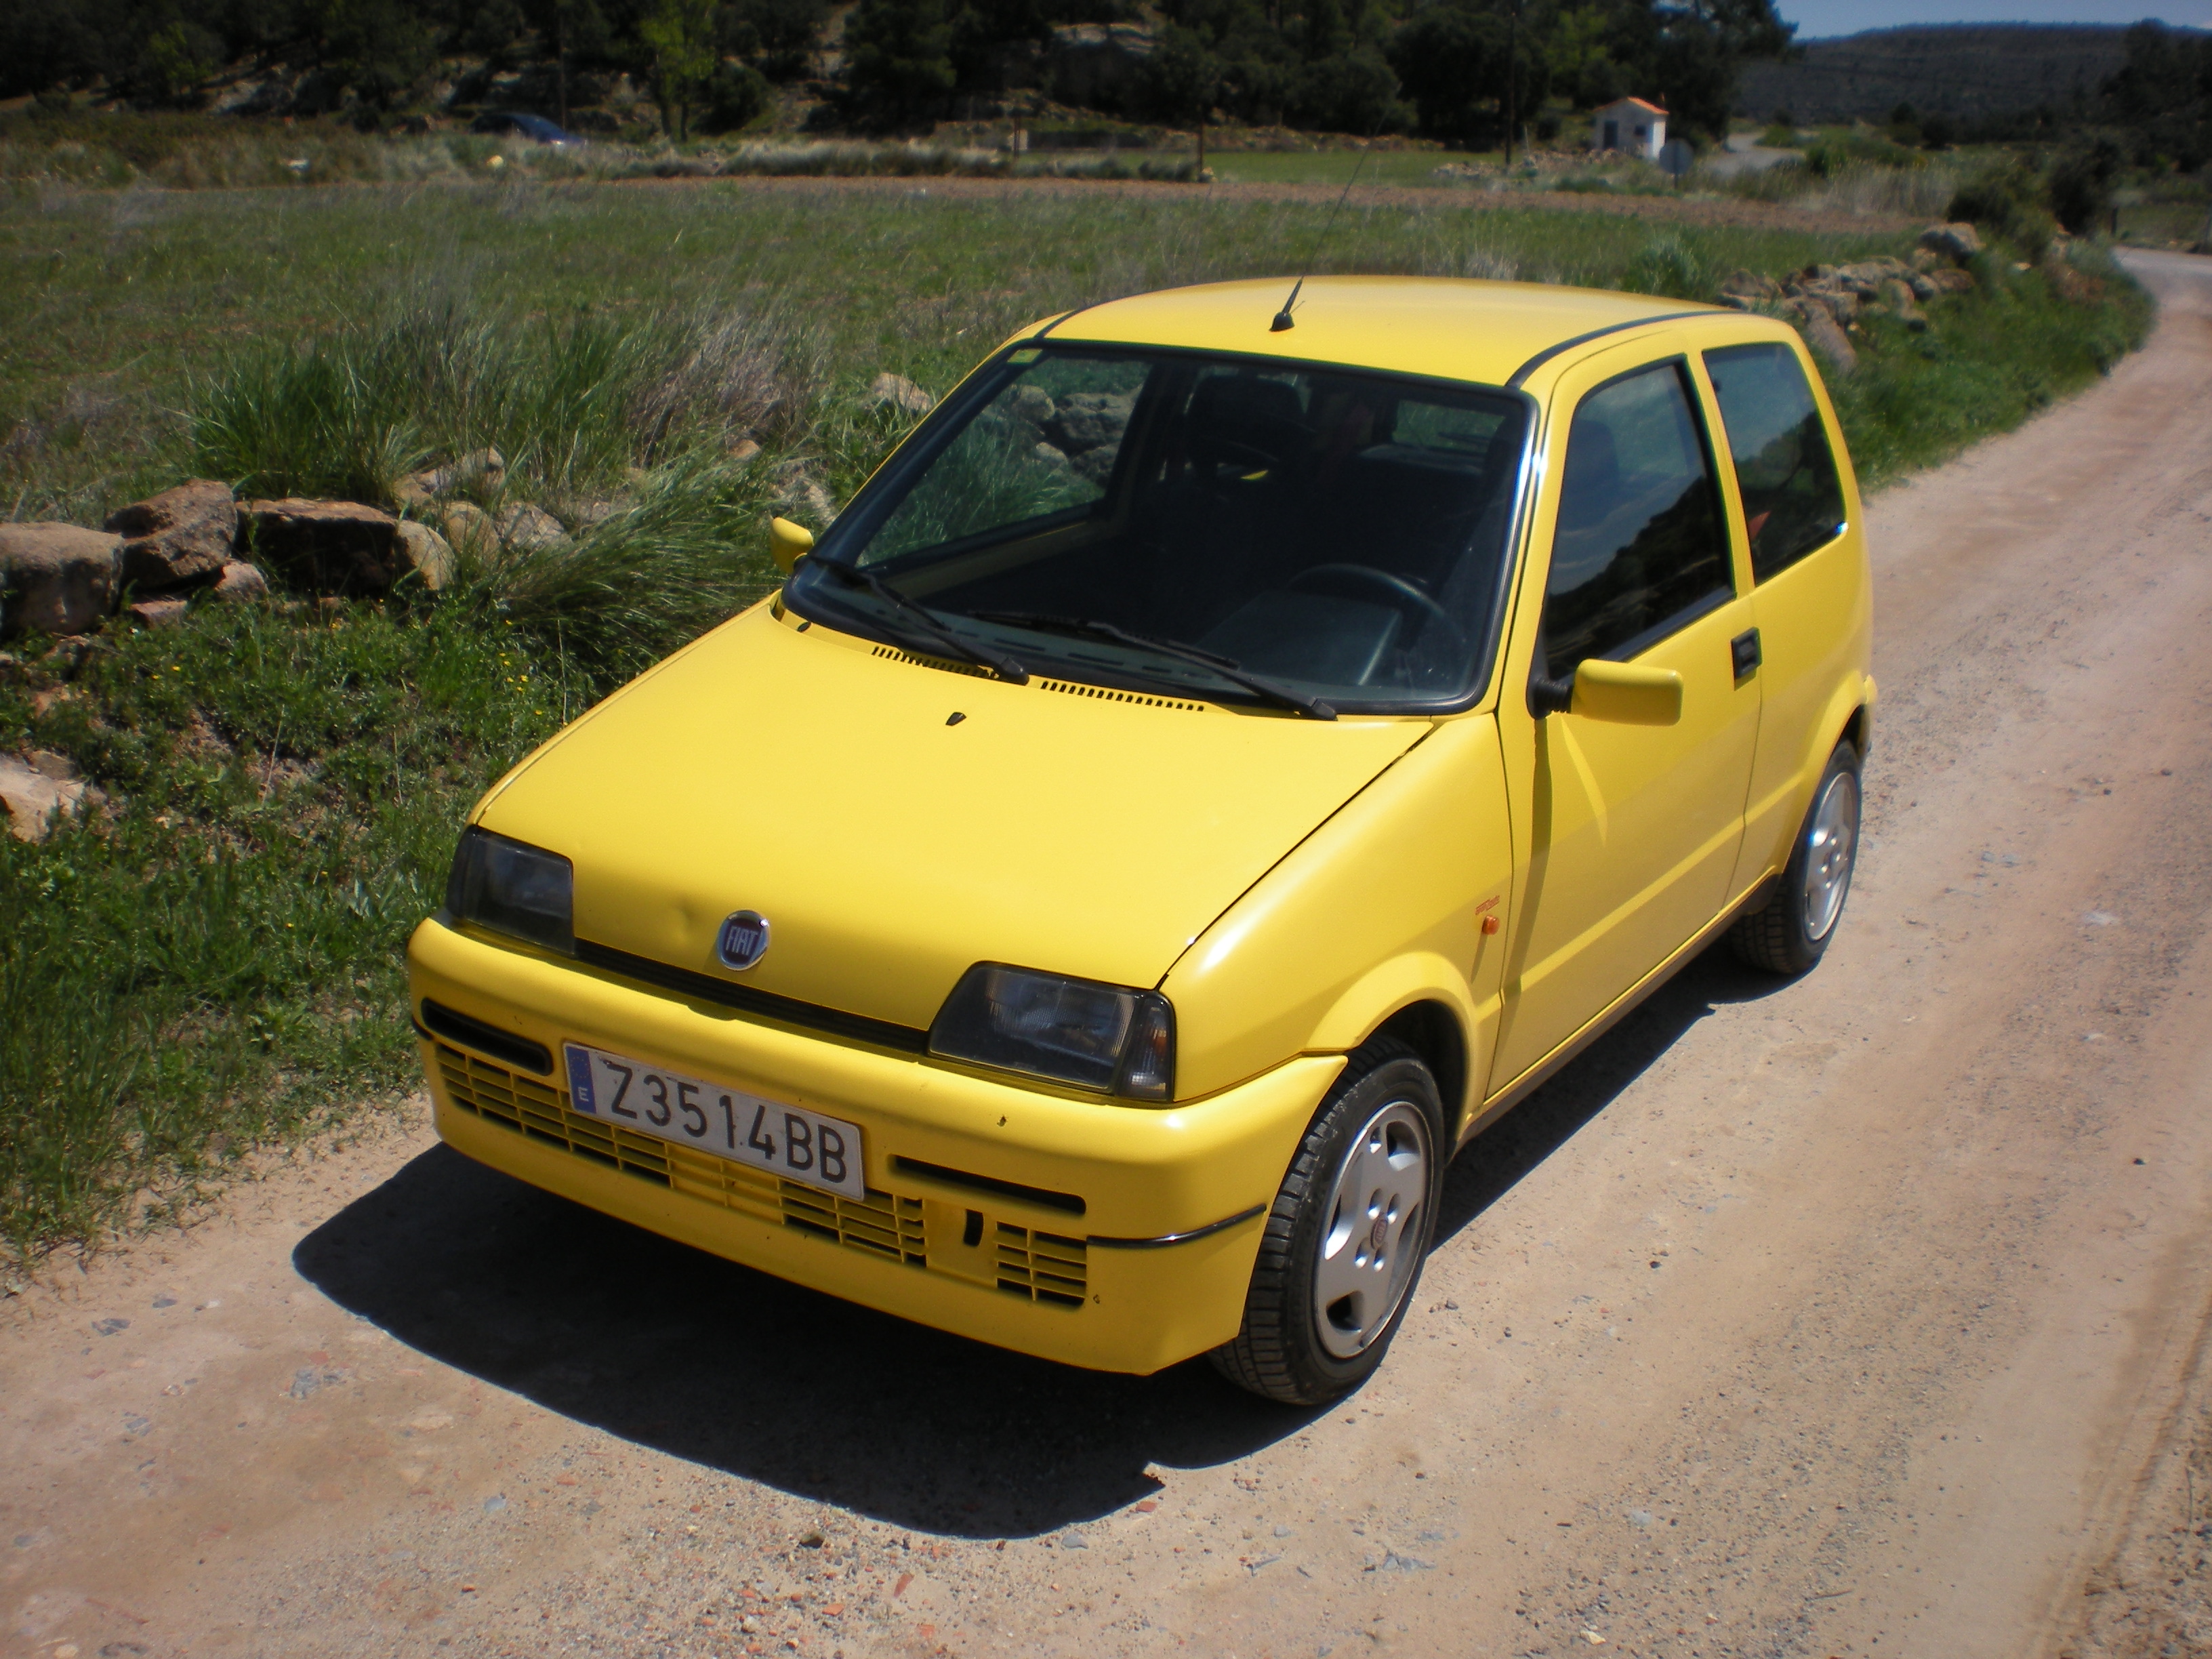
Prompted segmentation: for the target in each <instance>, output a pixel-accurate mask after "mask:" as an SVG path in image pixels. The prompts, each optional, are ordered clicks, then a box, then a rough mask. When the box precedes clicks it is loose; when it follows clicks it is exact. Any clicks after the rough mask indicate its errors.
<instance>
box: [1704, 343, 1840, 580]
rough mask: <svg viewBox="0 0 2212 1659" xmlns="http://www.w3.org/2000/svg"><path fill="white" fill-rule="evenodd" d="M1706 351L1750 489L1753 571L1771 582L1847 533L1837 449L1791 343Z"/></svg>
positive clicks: (1746, 503) (1739, 478) (1747, 518)
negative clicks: (1777, 575) (1834, 449)
mask: <svg viewBox="0 0 2212 1659" xmlns="http://www.w3.org/2000/svg"><path fill="white" fill-rule="evenodd" d="M1705 373H1706V374H1709V375H1710V376H1711V379H1712V382H1713V393H1714V395H1715V397H1716V398H1717V399H1718V400H1719V403H1720V410H1721V424H1722V425H1723V427H1725V428H1727V432H1728V447H1729V459H1731V460H1732V461H1733V462H1734V464H1735V480H1736V488H1737V489H1739V490H1740V491H1741V493H1742V495H1743V520H1744V528H1745V531H1746V532H1747V534H1748V535H1749V536H1750V538H1751V571H1752V576H1753V580H1758V581H1765V580H1766V579H1767V578H1768V577H1770V576H1772V575H1775V574H1778V573H1779V572H1781V571H1784V570H1787V569H1788V568H1790V566H1791V565H1793V564H1795V563H1796V562H1797V561H1798V560H1800V559H1802V558H1803V557H1804V556H1806V555H1807V554H1808V553H1810V552H1812V551H1814V550H1815V549H1816V548H1820V547H1825V546H1826V544H1828V543H1830V542H1832V541H1833V540H1835V538H1837V537H1838V536H1840V535H1841V534H1843V532H1844V489H1843V483H1842V481H1841V480H1840V479H1839V478H1838V476H1837V471H1836V457H1835V453H1834V452H1833V451H1832V449H1830V447H1828V432H1827V428H1826V427H1825V426H1824V425H1822V423H1821V421H1820V408H1819V406H1818V405H1817V404H1814V401H1813V388H1812V386H1810V385H1809V384H1808V382H1807V381H1806V379H1805V370H1804V368H1803V367H1802V365H1801V364H1800V363H1799V362H1798V361H1797V354H1796V353H1795V352H1794V351H1792V350H1790V348H1789V347H1788V346H1786V345H1782V344H1779V343H1776V344H1760V345H1742V346H1727V347H1723V349H1720V350H1718V351H1708V352H1707V353H1705Z"/></svg>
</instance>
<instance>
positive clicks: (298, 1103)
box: [0, 606, 584, 1252]
mask: <svg viewBox="0 0 2212 1659" xmlns="http://www.w3.org/2000/svg"><path fill="white" fill-rule="evenodd" d="M512 632H513V630H508V629H499V628H493V629H486V628H483V626H481V625H480V624H479V623H477V622H476V621H475V620H474V619H473V618H471V617H468V616H466V615H465V613H463V612H459V611H456V612H454V613H453V616H452V617H450V618H447V617H431V618H428V620H426V621H423V622H419V623H417V622H412V621H408V620H405V619H403V618H401V617H386V616H382V615H380V614H378V612H377V611H375V610H374V608H372V607H368V606H355V607H350V608H349V609H348V610H346V611H343V612H342V613H339V614H338V615H337V617H334V618H333V619H331V621H329V622H327V623H325V622H317V623H302V622H301V621H300V620H297V619H295V618H292V617H286V616H283V615H281V614H278V613H276V612H274V611H266V610H261V609H211V610H204V611H198V612H196V613H195V615H194V617H193V619H192V623H191V625H190V626H189V627H185V628H181V629H171V630H164V631H162V632H160V633H150V632H149V633H140V634H131V633H118V634H111V635H103V636H100V637H99V638H97V639H94V640H93V641H88V642H86V643H85V644H83V645H82V646H69V645H64V646H61V647H56V648H55V649H53V650H52V651H50V652H44V653H40V654H39V655H38V656H36V657H35V658H32V659H25V658H24V657H23V656H22V655H21V654H18V653H10V657H9V660H8V661H7V662H5V663H4V664H0V746H5V747H9V748H12V747H15V745H16V744H18V743H25V744H43V745H45V746H46V747H50V748H53V749H58V750H64V751H65V752H67V753H69V754H70V755H71V756H73V757H75V758H76V761H77V762H78V763H79V764H80V765H82V767H83V768H84V769H86V771H87V772H88V773H89V774H90V775H93V776H94V777H96V778H98V779H99V780H100V783H101V786H102V787H103V788H105V789H106V792H107V793H109V795H110V797H111V804H110V806H109V808H108V809H107V815H106V816H103V817H96V818H94V819H92V820H89V821H88V823H86V824H85V825H84V826H83V827H81V828H75V829H70V828H64V829H60V830H58V832H57V833H56V834H55V835H54V836H52V837H51V838H50V839H49V840H48V841H47V842H45V843H44V844H42V845H38V846H28V845H25V844H24V843H21V842H16V841H15V840H13V839H12V838H9V837H5V836H0V927H4V933H5V942H4V945H0V1029H4V1030H6V1031H7V1033H8V1040H7V1042H5V1043H4V1044H0V1105H4V1109H5V1113H6V1118H5V1127H4V1129H0V1239H3V1240H4V1241H5V1242H6V1243H7V1244H9V1245H10V1246H12V1247H13V1248H14V1249H15V1250H16V1251H18V1252H29V1251H33V1250H35V1249H37V1248H38V1247H40V1246H41V1245H44V1244H46V1243H51V1242H52V1241H53V1240H55V1239H57V1238H61V1237H84V1236H87V1235H88V1234H89V1233H91V1232H93V1231H96V1230H97V1229H98V1228H100V1226H101V1225H106V1224H110V1223H112V1222H113V1221H115V1220H117V1219H118V1218H121V1217H123V1216H125V1215H126V1214H128V1213H129V1212H131V1208H132V1206H133V1200H134V1198H135V1197H137V1195H138V1194H139V1193H140V1189H141V1187H142V1185H143V1183H145V1182H149V1181H152V1182H154V1183H155V1189H156V1190H155V1192H154V1194H152V1197H153V1203H152V1205H151V1207H152V1208H153V1209H154V1210H155V1212H157V1213H158V1212H160V1211H161V1209H162V1208H163V1207H164V1206H166V1205H167V1204H169V1203H171V1202H173V1200H174V1199H175V1197H176V1196H177V1195H178V1194H179V1193H180V1192H184V1193H188V1192H189V1191H190V1190H191V1186H192V1184H193V1183H194V1182H195V1181H196V1180H197V1178H198V1177H201V1176H206V1175H208V1174H210V1173H212V1172H214V1171H216V1170H220V1169H221V1168H222V1167H223V1166H224V1164H226V1162H227V1161H228V1158H231V1157H234V1155H235V1154H236V1153H237V1152H240V1151H242V1150H245V1149H246V1148H248V1147H250V1146H252V1144H253V1143H254V1142H255V1141H257V1140H261V1139H267V1138H270V1137H271V1136H276V1135H281V1134H283V1133H288V1132H292V1131H296V1130H299V1129H302V1128H307V1127H315V1126H319V1125H323V1124H327V1123H330V1122H332V1121H335V1120H336V1118H337V1116H338V1115H339V1114H340V1113H341V1112H342V1110H343V1108H344V1106H345V1105H346V1104H348V1103H352V1102H356V1101H358V1100H360V1099H361V1098H362V1097H363V1096H364V1095H374V1094H375V1093H377V1092H379V1091H389V1090H392V1089H396V1088H399V1087H402V1086H405V1085H408V1084H409V1082H410V1068H411V1065H412V1041H411V1038H410V1034H409V1030H408V1026H407V1022H406V1018H405V994H404V984H403V977H402V973H401V969H400V963H399V954H398V952H399V946H400V945H401V943H402V942H403V941H404V939H405V938H406V935H407V933H408V930H409V929H410V927H413V925H414V924H415V922H416V921H418V920H420V919H421V918H422V916H423V915H426V914H428V911H429V910H430V909H432V908H435V904H436V902H437V895H438V894H439V893H440V892H441V890H442V884H443V881H444V872H445V865H446V861H447V858H448V857H449V856H450V855H451V853H452V848H453V830H454V826H455V824H456V823H457V822H458V820H459V815H460V814H461V813H462V812H463V811H465V810H466V808H467V805H468V804H469V802H470V800H471V799H472V797H473V796H474V795H475V794H476V793H477V792H478V791H479V790H481V789H482V788H483V786H484V785H485V784H486V783H487V782H489V781H490V780H491V779H492V778H494V777H495V776H496V775H498V774H499V773H500V772H501V770H502V769H504V768H506V767H507V765H509V764H510V763H512V762H513V759H514V758H515V757H516V756H517V755H519V754H520V753H522V752H523V751H524V750H526V749H527V748H528V747H529V746H530V745H531V744H534V743H535V742H537V741H538V739H540V738H543V737H544V736H545V735H546V734H548V733H549V732H551V731H552V730H554V729H555V727H556V726H557V725H558V724H559V723H560V720H561V718H562V714H563V713H564V711H565V712H573V711H574V709H575V708H577V707H579V706H580V700H581V697H582V696H583V695H584V692H583V689H582V688H580V687H579V686H575V685H564V684H562V683H561V681H560V678H559V676H558V674H557V671H552V670H549V669H548V668H547V667H545V666H544V665H541V659H540V657H539V655H538V653H534V652H532V650H530V649H528V648H526V647H524V646H522V645H520V644H519V643H517V642H516V641H514V640H513V638H512V637H510V635H511V633H512ZM57 691H62V692H64V693H65V694H66V695H64V696H63V697H62V698H61V699H60V700H59V701H52V694H54V693H55V692H57ZM41 705H47V706H46V712H44V713H43V714H40V713H38V712H35V711H36V710H37V709H38V708H40V706H41Z"/></svg>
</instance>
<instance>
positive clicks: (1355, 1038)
mask: <svg viewBox="0 0 2212 1659" xmlns="http://www.w3.org/2000/svg"><path fill="white" fill-rule="evenodd" d="M1476 1024H1477V1022H1476V1017H1475V1009H1474V1002H1473V1000H1472V999H1471V998H1470V997H1469V995H1468V987H1467V980H1466V978H1465V976H1464V975H1462V973H1461V972H1460V970H1459V969H1457V968H1456V967H1455V965H1454V964H1453V963H1451V962H1449V961H1448V960H1447V959H1446V958H1445V957H1442V956H1440V955H1437V954H1435V953H1433V952H1430V951H1418V952H1413V953H1410V954H1408V955H1406V956H1401V957H1393V958H1391V959H1390V960H1389V961H1388V962H1385V963H1380V964H1379V965H1377V966H1376V968H1374V969H1371V970H1370V971H1369V972H1368V973H1367V974H1366V975H1364V976H1363V977H1362V978H1361V979H1360V980H1359V981H1358V983H1356V984H1355V985H1353V986H1352V988H1351V989H1350V990H1348V991H1346V993H1345V994H1344V995H1343V996H1341V997H1340V998H1339V999H1338V1000H1337V1001H1336V1004H1335V1006H1334V1007H1332V1008H1331V1009H1330V1010H1329V1012H1328V1014H1326V1015H1325V1016H1323V1018H1322V1020H1321V1022H1320V1024H1317V1025H1316V1027H1315V1028H1314V1031H1313V1035H1312V1036H1311V1037H1310V1038H1309V1039H1308V1041H1307V1042H1306V1044H1305V1048H1306V1052H1308V1053H1310V1054H1350V1053H1351V1052H1352V1051H1353V1050H1354V1049H1356V1048H1359V1047H1360V1046H1361V1045H1362V1044H1363V1043H1365V1042H1370V1040H1372V1039H1373V1038H1375V1037H1377V1036H1389V1037H1393V1038H1395V1039H1396V1040H1397V1041H1398V1042H1402V1043H1404V1044H1405V1045H1406V1046H1407V1048H1411V1049H1412V1050H1413V1052H1414V1053H1415V1054H1418V1055H1419V1057H1420V1060H1421V1062H1422V1063H1423V1064H1424V1065H1425V1066H1427V1067H1428V1068H1429V1070H1430V1072H1431V1073H1432V1074H1433V1075H1434V1076H1435V1078H1436V1080H1437V1095H1438V1097H1440V1098H1441V1099H1442V1100H1443V1108H1444V1115H1445V1119H1446V1121H1445V1123H1444V1125H1443V1128H1444V1134H1445V1139H1444V1143H1443V1144H1444V1146H1445V1147H1446V1148H1449V1147H1451V1146H1456V1145H1457V1144H1458V1138H1459V1131H1460V1129H1461V1127H1462V1125H1463V1124H1464V1123H1465V1122H1466V1119H1467V1112H1468V1092H1469V1087H1470V1085H1471V1084H1472V1081H1473V1065H1474V1044H1473V1042H1472V1041H1471V1039H1470V1034H1471V1033H1472V1032H1473V1031H1474V1030H1476Z"/></svg>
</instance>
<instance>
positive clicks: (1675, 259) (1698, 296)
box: [1620, 234, 1719, 300]
mask: <svg viewBox="0 0 2212 1659" xmlns="http://www.w3.org/2000/svg"><path fill="white" fill-rule="evenodd" d="M1718 282H1719V276H1718V274H1717V272H1715V271H1714V270H1712V268H1711V266H1710V265H1709V264H1707V263H1706V261H1705V258H1703V257H1702V256H1701V255H1700V254H1699V252H1697V250H1696V249H1695V248H1693V247H1692V246H1690V245H1689V244H1688V243H1686V242H1685V241H1684V240H1682V239H1681V238H1680V237H1679V236H1675V235H1673V234H1668V235H1665V236H1660V237H1656V238H1654V239H1653V240H1650V241H1649V242H1647V243H1645V244H1644V246H1643V247H1642V248H1641V249H1639V250H1638V252H1637V253H1636V254H1635V256H1634V257H1633V258H1631V259H1630V260H1629V262H1628V268H1627V269H1626V270H1624V271H1623V272H1622V273H1621V277H1620V286H1621V287H1622V288H1623V289H1626V290H1627V291H1628V292H1629V293H1631V294H1663V295H1668V297H1669V298H1671V299H1676V300H1705V299H1710V298H1711V295H1712V291H1713V289H1714V288H1715V287H1716V286H1717V283H1718Z"/></svg>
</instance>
